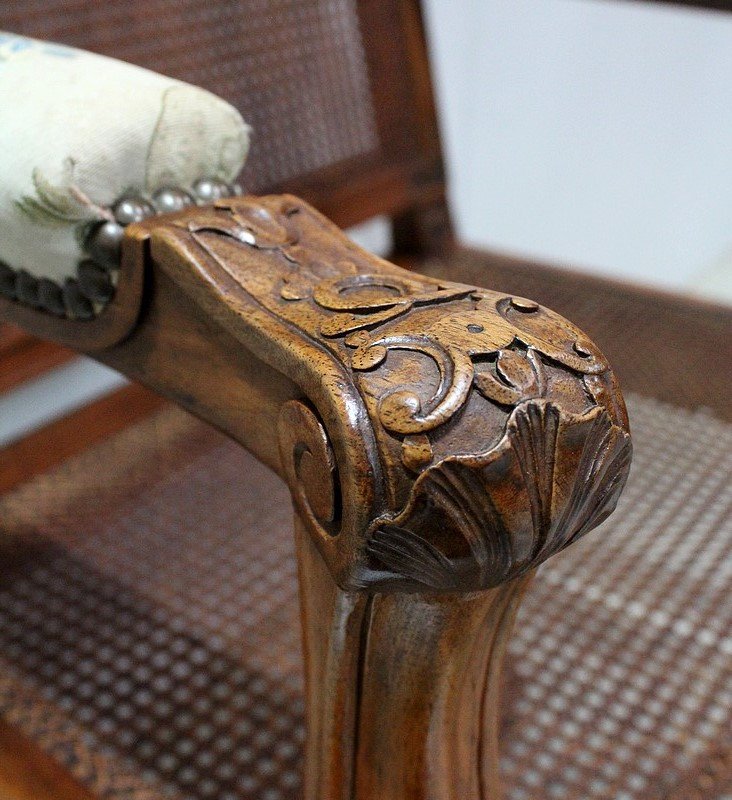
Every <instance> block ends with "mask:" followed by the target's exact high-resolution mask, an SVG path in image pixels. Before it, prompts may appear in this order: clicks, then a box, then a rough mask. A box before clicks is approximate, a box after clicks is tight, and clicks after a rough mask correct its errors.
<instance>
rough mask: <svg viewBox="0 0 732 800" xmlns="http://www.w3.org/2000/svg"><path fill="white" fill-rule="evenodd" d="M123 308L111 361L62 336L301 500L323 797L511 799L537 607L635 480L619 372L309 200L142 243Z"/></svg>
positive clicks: (180, 222)
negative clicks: (512, 658)
mask: <svg viewBox="0 0 732 800" xmlns="http://www.w3.org/2000/svg"><path fill="white" fill-rule="evenodd" d="M119 287H120V288H119V296H120V302H118V303H115V301H113V302H112V303H111V304H110V305H109V306H108V307H107V308H106V309H105V310H104V311H103V312H102V314H101V315H100V317H99V319H97V320H95V321H94V322H92V323H91V324H92V325H96V326H98V328H99V330H100V334H99V338H98V340H97V341H98V344H95V343H94V341H92V339H93V337H91V338H89V337H87V338H86V339H85V340H84V341H83V342H82V343H81V344H79V340H78V337H77V333H75V332H74V331H72V330H71V329H70V328H69V327H68V326H69V325H72V324H74V325H76V327H77V328H78V326H79V325H83V324H84V323H80V322H77V323H70V322H68V321H65V320H54V321H53V322H52V323H48V325H47V326H46V328H45V331H44V332H46V333H47V335H49V334H50V335H52V336H53V337H54V338H57V339H60V340H65V341H67V342H71V343H74V341H76V343H77V345H78V346H81V347H82V349H86V350H87V351H89V352H92V353H93V355H94V356H95V357H96V358H98V359H99V360H101V361H104V362H106V363H108V364H111V365H113V366H115V367H117V368H119V369H121V370H122V371H123V372H125V373H127V374H128V375H130V376H131V377H133V378H136V379H138V380H141V381H142V382H144V383H146V384H147V385H149V386H151V387H152V388H155V389H156V390H158V391H160V392H162V393H164V394H166V395H168V396H169V397H172V398H173V399H175V400H176V401H177V402H179V403H181V404H182V405H184V406H185V407H187V408H189V409H190V410H192V411H193V412H195V413H197V414H198V415H200V416H202V417H204V418H206V419H207V420H209V421H210V422H212V423H214V424H215V425H217V426H218V427H219V428H221V429H223V430H225V431H227V432H228V433H229V434H230V435H232V436H233V437H234V438H236V439H237V440H239V441H240V442H241V443H242V444H244V445H245V446H247V447H248V448H249V449H251V450H252V451H253V452H254V453H255V454H256V455H258V456H259V457H260V458H261V459H262V460H263V461H265V462H266V463H267V464H269V465H270V466H271V467H273V468H274V469H275V470H277V471H278V472H279V474H280V475H282V477H283V478H284V479H285V480H286V481H287V483H288V485H289V487H290V490H291V492H292V497H293V501H294V506H295V509H296V519H297V525H296V528H297V543H298V552H299V558H300V574H301V588H302V593H301V596H302V607H303V621H304V631H305V648H306V665H307V673H308V675H307V677H308V725H309V739H308V742H309V743H308V753H307V780H306V796H307V797H308V798H318V800H324V799H327V800H335V799H336V798H337V800H346V798H348V799H349V800H353V798H359V800H365V799H366V798H377V797H378V798H379V799H380V800H384V799H385V798H394V800H396V798H434V799H435V800H436V799H437V798H440V800H444V799H445V798H451V799H453V798H454V800H458V798H459V799H460V800H465V798H474V797H475V798H478V797H481V798H488V797H495V796H496V793H497V789H496V783H495V774H496V763H495V725H496V720H495V708H496V701H495V692H496V683H497V678H496V676H497V670H498V665H499V663H500V658H501V653H502V649H503V644H504V642H505V638H506V636H507V631H508V629H509V623H510V619H511V617H512V614H513V612H514V611H515V608H516V605H517V602H518V596H519V595H520V591H521V589H522V587H523V586H524V585H525V584H526V581H527V580H528V578H529V577H530V576H531V574H532V571H533V569H534V568H535V567H536V566H538V565H539V564H540V563H541V562H542V561H544V560H545V559H546V558H548V557H549V556H550V555H552V554H553V553H556V552H558V551H559V550H561V549H562V548H564V547H566V546H567V545H569V544H571V543H572V542H574V541H575V540H577V539H578V538H579V537H581V536H583V535H584V534H585V533H587V532H588V531H589V530H591V529H592V528H593V527H595V526H596V525H598V524H599V523H600V522H602V520H603V519H605V517H607V515H608V514H610V513H611V512H612V510H613V508H614V506H615V503H616V501H617V498H618V495H619V493H620V492H621V490H622V488H623V485H624V482H625V479H626V477H627V474H628V470H629V465H630V457H631V444H630V438H629V433H628V420H627V416H626V412H625V407H624V404H623V401H622V398H621V395H620V393H619V391H618V388H617V385H616V383H615V381H614V378H613V375H612V373H611V371H610V369H609V366H608V364H607V362H606V361H605V359H604V357H603V355H602V354H601V353H600V352H599V350H598V349H597V348H596V347H595V345H594V344H593V343H592V342H591V341H590V340H589V339H588V338H587V337H586V336H585V335H584V334H583V333H582V332H581V331H579V330H578V329H577V328H576V327H574V326H573V325H572V324H571V323H569V322H567V321H566V320H565V319H563V318H561V317H559V316H558V315H556V314H554V313H553V312H551V311H549V310H548V309H545V308H543V307H541V306H539V305H537V304H536V303H534V302H532V301H530V300H527V299H525V298H521V297H511V296H505V295H502V294H497V293H495V292H491V291H487V290H484V289H481V288H478V287H474V286H464V285H461V284H455V283H450V282H445V281H436V280H433V279H430V278H426V277H422V276H419V275H417V274H413V273H409V272H406V271H404V270H401V269H399V268H398V267H396V266H394V265H392V264H389V263H387V262H385V261H383V260H381V259H378V258H376V257H374V256H372V255H369V254H367V253H366V252H364V251H363V250H361V249H360V248H359V247H358V246H356V245H355V244H354V243H352V242H351V241H350V240H349V239H348V238H347V237H346V236H345V235H343V234H342V233H341V232H340V231H339V230H338V229H337V228H336V227H335V226H334V225H333V224H331V223H330V222H329V221H328V220H326V219H325V218H324V217H323V216H321V215H320V214H319V213H317V212H316V211H315V210H314V209H312V208H311V207H309V206H308V205H307V204H305V203H304V202H302V201H300V200H298V199H297V198H294V197H290V196H272V197H263V198H253V197H240V198H234V199H227V200H220V201H219V202H217V203H216V204H215V205H214V206H210V207H204V208H190V209H186V210H183V211H181V212H180V213H177V214H174V215H168V216H163V217H158V218H152V219H149V220H145V221H143V222H141V223H139V224H136V225H131V226H130V227H129V228H127V229H126V233H125V238H124V242H123V264H122V271H121V277H120V283H119ZM125 287H127V288H125ZM3 307H4V308H5V310H6V311H7V312H8V313H10V314H12V315H14V317H15V319H16V320H18V321H20V322H25V323H26V325H30V326H31V327H33V319H35V318H36V316H35V315H38V314H39V312H36V311H30V310H25V309H21V308H20V307H19V306H18V304H17V303H15V304H14V303H12V302H11V301H3ZM13 309H14V310H13ZM49 325H51V327H52V328H53V329H52V330H49ZM35 327H36V329H37V327H38V326H37V325H36V326H35ZM75 337H77V338H76V340H75ZM243 479H246V478H245V476H243Z"/></svg>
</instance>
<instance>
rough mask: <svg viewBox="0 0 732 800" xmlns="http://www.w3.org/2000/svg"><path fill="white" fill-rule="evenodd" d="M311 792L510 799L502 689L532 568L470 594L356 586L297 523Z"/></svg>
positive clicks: (340, 798) (307, 795)
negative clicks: (505, 795) (503, 792)
mask: <svg viewBox="0 0 732 800" xmlns="http://www.w3.org/2000/svg"><path fill="white" fill-rule="evenodd" d="M295 538H296V543H297V550H298V563H299V570H300V597H301V609H302V612H301V613H302V618H303V638H304V647H305V665H306V679H307V681H306V682H307V724H308V734H309V736H308V743H307V748H308V749H307V758H306V764H307V769H306V774H305V789H304V799H305V800H371V799H372V798H376V797H378V798H379V800H403V798H405V797H408V798H410V800H438V798H439V800H448V798H449V800H464V798H467V797H471V798H472V797H475V798H478V797H480V798H484V800H489V799H490V798H498V797H499V796H500V790H499V786H498V780H497V776H498V763H497V752H498V748H497V743H498V690H499V686H500V674H501V663H502V660H503V654H504V650H505V645H506V641H507V639H508V635H509V633H510V630H511V626H512V624H513V619H514V616H515V612H516V610H517V609H518V604H519V599H520V597H521V594H522V592H523V590H524V588H525V586H526V585H527V583H528V581H529V579H530V575H526V576H523V577H521V578H517V579H515V580H513V581H511V582H510V583H508V584H505V585H504V586H501V587H499V588H496V589H491V590H489V591H487V592H478V593H472V594H465V595H457V594H451V595H447V596H445V595H417V594H385V595H380V594H377V595H371V596H368V595H365V594H364V593H362V592H344V591H342V590H341V589H339V588H338V587H337V586H336V585H335V584H334V583H333V580H332V578H331V576H330V574H329V572H328V569H327V567H326V565H325V562H324V561H323V559H322V557H321V555H320V553H319V552H318V550H317V548H316V547H315V546H314V544H313V541H312V539H311V537H310V536H309V535H308V526H307V524H305V523H303V521H302V520H299V519H296V524H295Z"/></svg>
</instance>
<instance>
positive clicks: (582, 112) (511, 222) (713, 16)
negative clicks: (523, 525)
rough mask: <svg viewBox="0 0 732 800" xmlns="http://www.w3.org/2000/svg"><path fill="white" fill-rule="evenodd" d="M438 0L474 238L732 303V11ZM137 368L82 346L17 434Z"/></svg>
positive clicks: (451, 159)
mask: <svg viewBox="0 0 732 800" xmlns="http://www.w3.org/2000/svg"><path fill="white" fill-rule="evenodd" d="M423 4H424V9H425V16H426V23H427V28H428V36H429V41H430V48H431V55H432V63H433V69H434V78H435V83H436V87H437V93H438V98H437V100H438V107H439V112H440V118H441V125H442V136H443V143H444V146H445V156H446V161H447V165H448V170H449V183H450V195H451V198H450V199H451V204H452V209H453V212H454V216H455V224H456V228H457V231H458V234H459V236H460V238H461V239H462V240H463V241H465V242H467V243H470V244H476V245H484V246H489V247H491V248H495V249H499V250H504V251H507V252H510V253H516V254H525V255H528V256H531V257H534V258H538V259H542V260H546V261H550V262H554V263H557V264H559V265H560V266H561V265H566V266H574V267H578V268H581V269H584V270H588V271H592V272H597V273H602V274H605V275H610V276H613V277H616V278H620V279H624V280H631V281H636V282H641V283H646V284H652V285H655V286H657V287H663V288H666V289H669V290H673V291H683V292H690V293H694V294H700V295H704V296H707V297H709V298H711V299H715V300H719V301H724V302H732V15H731V14H723V13H719V12H715V11H708V10H701V9H699V10H697V9H694V8H689V7H679V6H674V5H672V4H666V3H645V2H637V1H635V0H627V1H626V2H609V1H607V0H460V2H459V3H457V2H455V0H423ZM353 235H354V238H356V239H357V240H358V241H360V242H361V243H363V244H364V245H365V246H367V247H369V248H371V249H374V250H376V251H378V252H381V253H384V252H386V251H387V250H388V240H387V232H386V230H385V226H384V225H383V223H380V222H379V221H376V222H375V223H374V224H373V225H368V226H365V227H363V228H362V229H360V230H358V231H354V232H353ZM123 382H124V380H123V379H122V378H120V377H119V376H118V375H116V374H115V373H113V372H111V371H110V370H107V369H106V368H103V367H100V366H98V365H96V364H94V363H93V362H90V361H88V360H86V359H77V360H74V361H72V362H70V363H68V364H65V365H63V366H61V367H58V368H57V369H55V370H53V371H51V372H49V373H47V374H45V375H44V376H43V377H41V378H39V379H37V380H35V381H32V382H30V383H28V384H26V385H24V386H23V387H22V388H20V389H16V390H14V391H11V392H10V393H7V394H5V395H0V447H2V446H4V445H7V444H9V443H10V442H12V441H14V440H15V439H17V438H19V437H20V436H22V435H24V434H25V433H27V432H28V431H30V430H33V429H34V428H37V427H39V426H41V425H44V424H46V423H47V422H49V421H50V420H52V419H54V418H55V417H58V416H61V415H63V414H66V413H68V412H69V411H71V410H73V409H75V408H77V407H80V406H82V405H84V404H86V403H88V402H89V401H90V400H92V399H94V398H96V397H99V396H102V395H104V394H106V393H108V392H110V391H112V390H113V389H115V388H117V387H118V386H120V385H121V384H122V383H123Z"/></svg>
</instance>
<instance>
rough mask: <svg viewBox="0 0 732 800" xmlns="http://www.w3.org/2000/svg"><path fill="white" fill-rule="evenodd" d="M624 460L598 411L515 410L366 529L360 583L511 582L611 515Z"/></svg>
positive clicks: (526, 406)
mask: <svg viewBox="0 0 732 800" xmlns="http://www.w3.org/2000/svg"><path fill="white" fill-rule="evenodd" d="M630 459H631V443H630V436H629V435H628V434H627V433H626V432H625V431H624V430H622V428H620V427H619V426H617V425H615V424H613V423H612V421H611V420H610V417H609V415H608V413H607V411H606V410H605V409H602V408H599V407H595V408H594V409H592V410H591V411H589V412H587V413H586V414H583V415H576V414H572V413H567V412H564V411H562V410H560V409H559V407H558V406H557V405H555V404H553V403H551V402H549V401H546V400H532V401H529V402H526V403H523V404H521V405H519V406H518V407H517V408H516V409H515V410H514V411H513V413H512V414H511V416H510V418H509V422H508V425H507V428H506V432H505V435H504V437H503V439H502V440H501V442H500V443H499V445H498V446H497V447H495V448H493V449H492V450H490V451H489V452H487V453H484V454H482V455H479V456H455V457H452V458H448V459H445V460H444V461H442V462H440V463H439V464H437V465H435V466H434V467H431V468H430V469H428V470H426V471H425V472H423V473H422V474H421V475H420V476H419V478H417V480H416V482H415V485H414V489H413V492H412V496H411V499H410V502H409V504H408V505H407V507H406V508H405V509H404V511H403V512H402V513H401V514H400V515H399V516H398V517H396V518H395V519H393V520H389V521H388V523H386V524H384V523H381V524H378V525H377V526H375V529H374V532H373V534H372V536H371V539H370V541H369V543H368V546H367V550H368V554H369V556H370V557H371V560H372V563H373V564H375V565H376V567H375V572H376V574H371V575H369V576H368V583H376V584H382V585H391V584H394V583H396V584H400V585H403V586H404V588H407V587H408V586H411V587H412V588H419V587H422V588H425V587H429V588H431V589H435V590H450V589H458V588H459V589H462V590H466V589H471V588H473V589H480V588H486V587H490V586H495V585H497V584H499V583H502V582H503V581H505V580H508V579H510V578H513V577H515V576H517V575H520V574H521V573H522V572H525V571H526V570H527V569H529V568H531V567H532V566H535V565H537V564H539V563H541V562H542V561H544V560H545V559H546V558H548V557H549V556H550V555H552V554H553V553H556V552H558V551H559V550H561V549H562V548H564V547H566V546H567V545H569V544H571V543H572V542H574V541H576V540H577V539H579V537H581V536H583V535H584V534H585V533H587V532H588V531H589V530H591V529H592V528H594V527H596V526H597V525H599V524H600V523H601V522H602V521H603V520H604V519H605V518H606V517H607V516H608V515H609V514H610V513H612V511H613V510H614V508H615V505H616V503H617V500H618V497H619V495H620V493H621V491H622V489H623V486H624V484H625V481H626V478H627V475H628V470H629V467H630ZM436 532H439V540H435V541H432V538H433V537H434V534H435V533H436ZM445 542H450V543H451V549H452V550H453V552H452V553H446V552H445V547H444V543H445Z"/></svg>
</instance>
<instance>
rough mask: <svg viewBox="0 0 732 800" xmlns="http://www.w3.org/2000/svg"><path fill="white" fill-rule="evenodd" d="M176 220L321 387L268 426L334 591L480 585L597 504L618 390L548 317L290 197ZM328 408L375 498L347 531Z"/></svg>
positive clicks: (587, 348)
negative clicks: (337, 223) (426, 265)
mask: <svg viewBox="0 0 732 800" xmlns="http://www.w3.org/2000/svg"><path fill="white" fill-rule="evenodd" d="M176 225H177V226H178V228H179V229H180V228H185V229H187V232H188V234H189V235H192V237H193V239H194V240H195V242H196V243H197V244H198V245H199V246H200V247H201V248H202V249H203V250H204V251H205V252H206V253H207V254H208V257H209V258H210V259H211V260H212V261H213V262H215V263H216V264H218V265H219V267H220V268H222V269H223V270H224V271H225V272H226V273H227V275H228V276H229V278H233V279H234V280H235V281H236V282H237V283H238V284H239V286H240V287H241V289H243V290H244V293H245V296H246V297H247V298H248V302H249V303H251V304H253V307H256V308H257V309H261V310H263V311H264V312H266V313H265V316H264V317H262V319H266V320H269V319H272V320H274V323H273V326H272V328H271V331H269V330H268V335H269V336H270V345H268V347H270V348H271V349H272V350H273V351H274V352H275V353H277V352H279V351H277V350H276V348H277V347H280V348H281V349H282V353H283V354H284V355H285V357H286V359H288V361H287V363H288V364H292V363H293V362H292V358H293V354H294V357H295V359H296V362H295V363H296V364H297V369H298V370H302V372H303V374H308V375H309V376H310V377H309V378H308V385H309V386H311V387H315V388H316V389H317V391H318V392H320V391H321V389H322V388H323V387H325V386H326V385H327V386H331V387H332V388H331V389H327V391H329V392H330V394H329V395H328V397H329V398H330V399H329V401H328V405H327V408H326V407H319V406H318V399H317V398H316V397H315V396H309V398H308V399H309V401H310V402H311V403H312V404H313V408H312V409H311V408H308V406H307V405H304V404H301V403H298V404H295V405H292V406H288V407H286V408H285V409H283V414H282V416H281V424H280V434H279V435H280V444H281V453H282V460H283V467H284V471H285V476H286V478H287V480H288V483H289V484H290V487H291V489H292V491H293V494H294V497H295V501H296V503H297V504H298V507H299V508H300V511H301V513H303V514H304V518H305V519H306V520H308V521H309V525H310V528H311V532H312V533H313V536H314V537H315V539H316V542H317V543H318V546H319V547H320V548H321V552H322V553H323V555H324V557H325V558H326V560H328V562H329V563H330V564H331V568H332V569H334V571H335V572H337V574H338V576H339V580H340V581H341V582H342V584H344V585H345V584H347V585H351V586H356V585H359V586H368V587H372V588H378V589H380V590H385V589H389V588H398V589H400V590H402V589H420V588H421V589H424V588H425V587H429V588H431V589H435V590H457V589H463V590H465V589H477V588H481V587H487V586H493V585H496V584H498V583H500V582H502V581H505V580H507V579H509V578H511V577H513V576H515V575H518V574H520V573H522V572H524V571H526V570H527V569H529V568H530V567H532V566H535V565H536V564H538V563H540V562H541V561H542V560H544V559H545V558H547V557H548V556H549V555H551V554H552V553H553V552H556V551H557V550H559V549H561V548H562V547H564V546H566V545H567V544H569V543H571V542H572V541H574V540H575V539H577V538H578V537H579V536H581V535H582V534H583V533H585V532H586V531H587V530H589V529H590V528H592V527H594V526H595V525H597V524H598V523H599V522H600V521H602V519H604V517H605V516H607V514H609V513H610V511H611V510H612V509H613V507H614V505H615V503H616V501H617V497H618V494H619V493H620V490H621V489H622V486H623V484H624V482H625V479H626V477H627V473H628V469H629V462H630V440H629V436H628V434H627V432H626V430H624V428H626V427H627V420H626V418H625V412H624V408H623V404H622V399H621V398H620V396H619V394H618V393H617V391H616V389H615V386H614V383H613V381H612V379H611V376H610V372H609V368H608V365H607V362H606V361H605V359H604V357H603V355H602V353H600V351H599V350H598V349H597V348H596V347H595V345H594V344H593V343H592V342H591V341H589V340H588V339H587V337H586V336H584V334H583V333H582V332H581V331H580V330H578V329H577V328H576V327H575V326H573V325H572V324H571V323H569V322H567V321H566V320H565V319H563V318H562V317H560V316H559V315H557V314H554V313H553V312H551V311H549V310H548V309H545V308H543V307H541V306H539V305H538V304H537V303H534V302H532V301H530V300H526V299H524V298H520V297H511V296H505V295H501V294H498V293H495V292H489V291H485V290H482V289H476V288H475V287H471V286H464V285H461V284H455V283H449V282H440V281H436V280H433V279H430V278H426V277H423V276H419V275H416V274H412V273H408V272H405V271H403V270H399V269H398V268H397V267H395V266H393V265H391V264H388V263H387V262H384V261H381V260H380V259H377V258H375V257H373V256H370V255H368V254H367V253H365V252H364V251H362V250H360V249H359V248H357V247H356V246H355V245H353V244H352V243H351V242H349V241H348V240H347V239H346V238H345V237H344V236H343V235H342V234H341V233H340V232H339V231H337V229H335V228H334V226H332V225H331V224H330V223H328V221H327V220H325V219H324V218H323V217H321V216H320V215H318V214H317V213H316V212H314V211H313V210H312V209H310V208H309V207H308V206H306V205H305V204H304V203H302V202H301V201H297V200H296V199H294V198H262V199H255V198H240V199H236V200H233V201H231V200H227V201H222V202H221V203H219V204H218V206H217V208H216V209H212V210H210V212H209V213H208V216H207V215H206V214H203V212H202V210H199V211H198V212H196V215H195V216H188V217H186V216H185V215H183V216H182V219H181V221H180V222H177V223H176ZM240 254H241V255H240ZM257 313H259V312H257ZM267 325H269V323H267ZM293 332H294V334H295V336H296V339H295V340H294V341H293V339H292V338H291V336H292V334H293ZM282 337H286V338H287V343H286V344H285V343H284V339H282ZM278 342H279V343H278ZM260 357H265V358H269V357H270V350H267V349H265V350H264V351H263V354H260ZM278 358H280V356H275V361H277V359H278ZM297 359H299V360H297ZM323 359H329V361H328V362H327V363H328V364H329V365H330V366H329V367H328V368H329V369H330V367H332V368H333V369H332V370H331V372H329V374H333V375H336V376H338V377H337V378H334V379H333V380H332V381H330V379H329V381H330V382H329V383H328V382H326V381H324V379H323V378H322V376H323V375H325V372H324V371H323V370H324V369H325V363H326V362H325V361H323ZM308 370H309V372H308ZM319 375H320V376H321V378H320V380H319V378H318V376H319ZM319 397H320V401H321V402H322V399H323V395H322V393H321V394H320V395H319ZM339 403H340V404H341V405H342V406H343V408H342V409H341V412H340V414H339V416H342V417H343V418H344V419H345V418H346V416H347V415H346V412H345V410H346V406H348V408H349V412H348V414H349V415H350V416H349V419H351V420H358V424H359V425H362V424H363V423H364V422H367V423H369V424H370V431H372V432H373V437H372V438H371V440H370V443H367V444H366V445H365V447H366V450H368V453H367V458H368V459H369V461H370V464H371V465H372V466H371V467H370V469H368V470H367V472H366V473H364V472H361V473H360V474H361V475H364V474H366V475H368V480H370V481H371V482H372V483H373V491H372V492H371V496H372V497H374V498H376V501H375V503H376V504H375V506H374V511H373V515H372V516H371V518H370V519H371V522H370V524H368V525H367V527H366V528H365V529H359V530H358V531H355V530H349V529H348V525H347V524H346V522H345V521H346V520H349V519H351V520H352V519H356V515H354V514H350V516H349V502H351V498H352V497H357V496H361V497H363V494H361V495H359V494H358V492H357V491H356V487H354V486H351V485H349V480H350V479H349V478H347V477H346V476H347V475H349V474H354V473H349V472H348V469H347V466H348V465H347V464H346V463H344V464H339V465H338V468H336V465H335V459H334V456H333V452H340V453H341V454H343V453H344V452H347V451H346V450H344V449H343V448H340V450H339V448H336V447H333V448H331V445H330V444H329V442H328V434H327V433H326V430H327V429H330V428H332V425H333V409H334V408H337V407H338V404H339ZM355 408H358V409H360V410H359V411H357V412H354V409H355ZM354 413H355V416H354ZM320 419H322V420H324V421H326V422H323V423H321V422H320ZM328 420H330V422H327V421H328ZM326 423H327V424H326ZM337 435H338V437H341V436H344V435H345V436H346V437H348V436H350V437H360V434H359V433H358V432H357V431H356V430H355V429H354V430H349V431H348V432H346V433H345V434H344V433H343V431H342V430H339V432H338V434H337ZM337 443H338V444H339V445H340V444H341V443H342V441H341V440H339V441H338V442H337ZM339 457H342V455H341V456H339ZM339 475H340V477H338V476H339ZM379 498H381V499H379ZM355 502H356V501H354V503H355ZM338 503H340V506H338V508H336V506H337V504H338ZM379 503H381V507H379ZM352 505H353V503H352ZM351 511H352V509H351ZM341 512H342V513H341ZM359 524H360V523H359ZM339 525H340V527H339ZM346 532H347V533H346ZM339 542H341V545H340V549H338V548H339ZM344 564H345V567H344Z"/></svg>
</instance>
